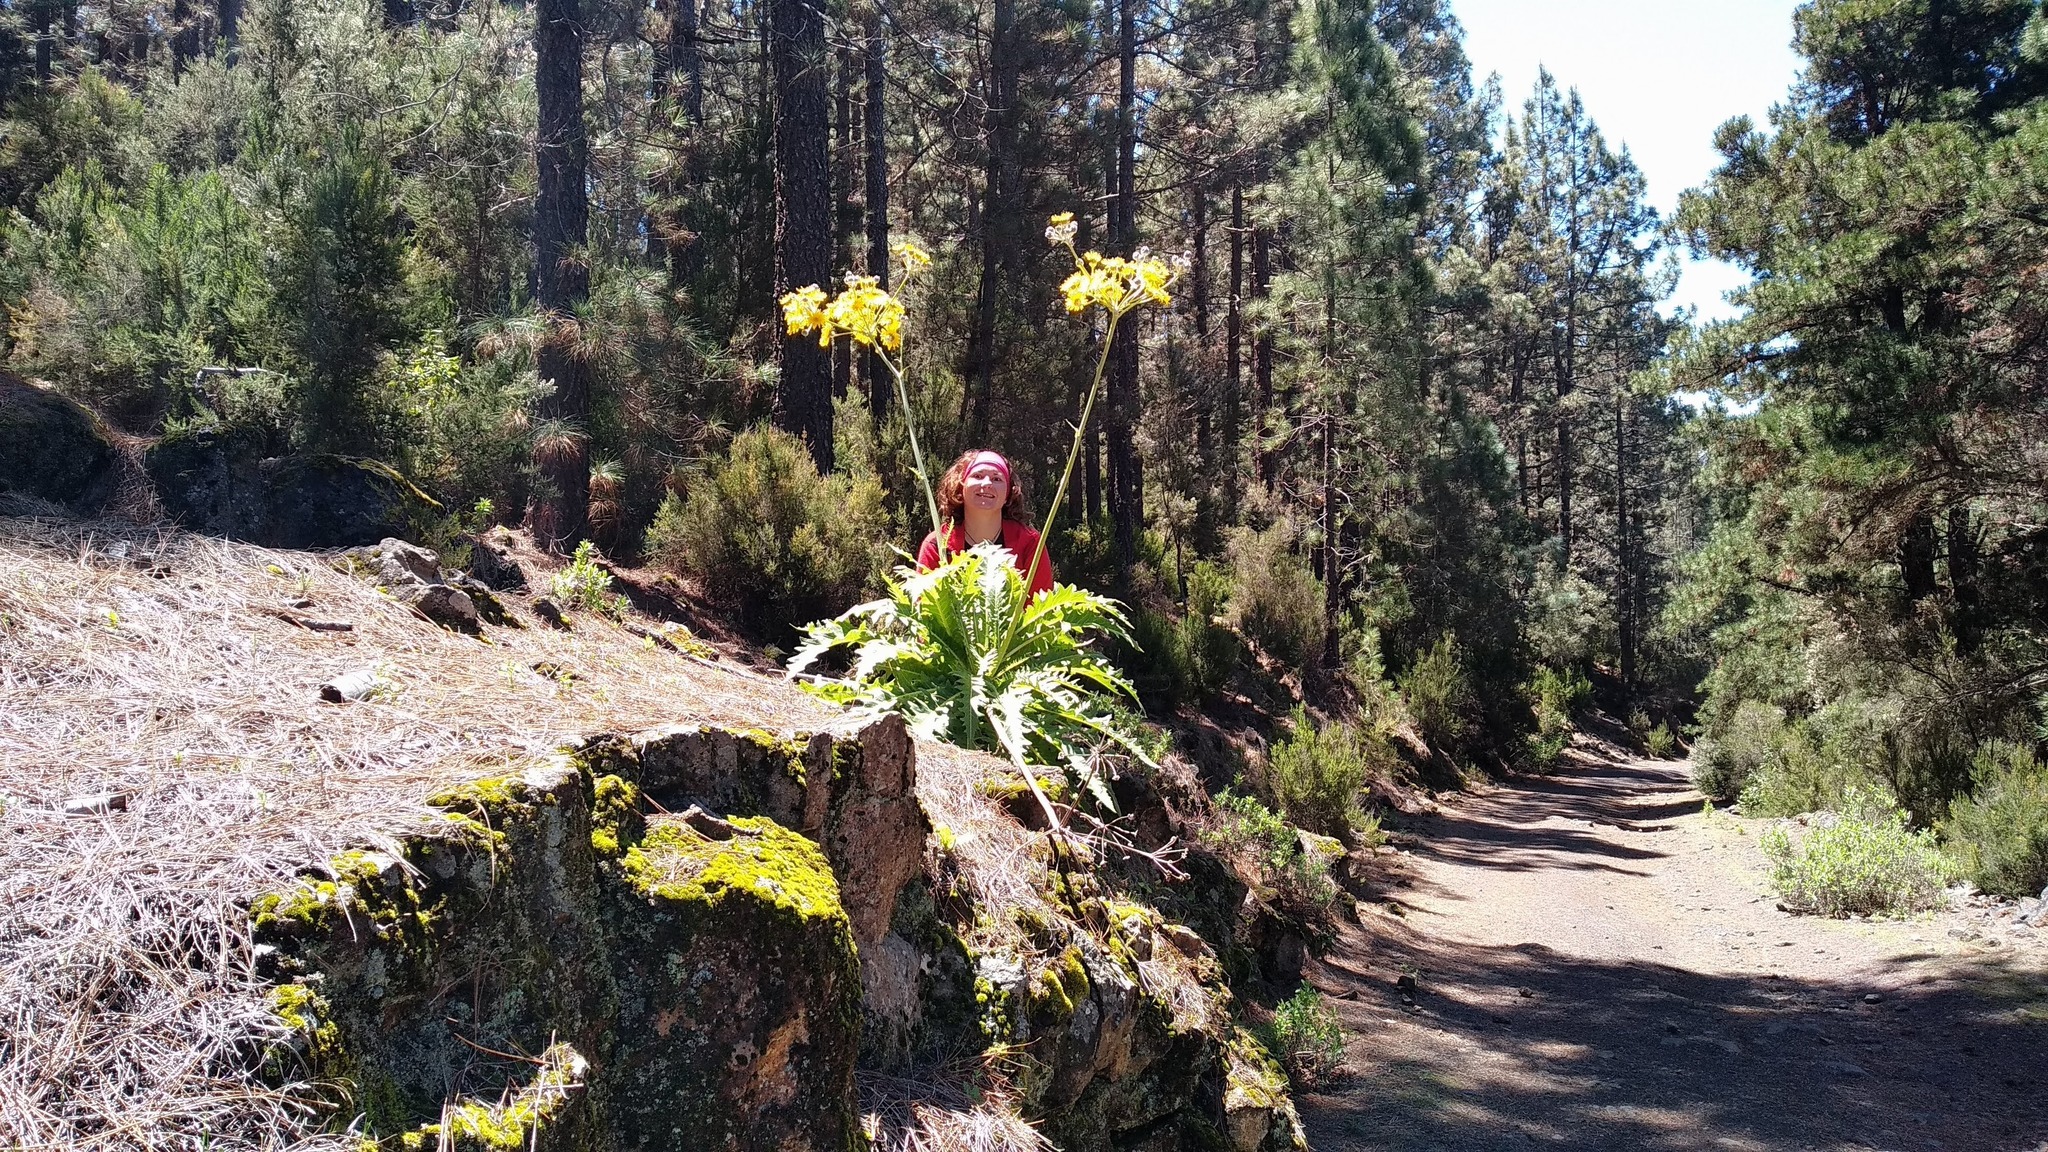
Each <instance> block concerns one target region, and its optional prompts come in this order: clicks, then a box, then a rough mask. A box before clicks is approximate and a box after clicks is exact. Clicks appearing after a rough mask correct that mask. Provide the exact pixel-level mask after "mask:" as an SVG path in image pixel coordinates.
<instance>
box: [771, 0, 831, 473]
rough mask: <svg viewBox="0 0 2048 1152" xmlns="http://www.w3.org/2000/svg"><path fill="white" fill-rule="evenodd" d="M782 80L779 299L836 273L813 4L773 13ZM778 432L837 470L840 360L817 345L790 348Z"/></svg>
mask: <svg viewBox="0 0 2048 1152" xmlns="http://www.w3.org/2000/svg"><path fill="white" fill-rule="evenodd" d="M768 21H769V39H770V49H769V66H770V68H771V70H772V72H773V75H774V80H775V96H776V100H775V295H777V296H780V295H782V294H783V293H785V292H788V291H790V290H791V289H794V288H801V287H804V286H805V285H809V284H816V285H819V286H821V287H822V286H824V285H825V284H826V282H827V281H828V280H830V278H831V274H832V138H831V125H830V123H829V118H828V116H827V109H828V107H829V103H830V101H829V99H828V91H827V80H828V76H827V72H828V69H827V68H826V66H825V59H826V58H825V15H824V13H823V11H821V10H820V9H819V7H818V6H817V5H815V4H811V3H807V2H806V0H774V2H773V3H772V4H771V5H770V8H769V13H768ZM775 422H776V424H777V426H779V427H781V428H783V429H784V430H786V431H788V432H791V433H793V434H795V435H797V436H799V437H801V438H802V439H803V440H804V442H805V443H806V444H807V445H809V446H810V450H811V459H812V460H813V461H815V462H816V463H817V465H818V471H820V472H829V471H831V469H832V356H831V353H829V352H828V351H826V350H825V349H823V348H820V347H818V342H817V340H816V339H814V338H812V337H810V336H806V335H803V334H798V335H795V336H786V337H784V339H783V342H782V374H781V377H780V379H779V380H778V381H777V383H776V387H775Z"/></svg>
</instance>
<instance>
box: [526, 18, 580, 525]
mask: <svg viewBox="0 0 2048 1152" xmlns="http://www.w3.org/2000/svg"><path fill="white" fill-rule="evenodd" d="M577 6H578V0H539V4H538V7H537V8H536V9H535V13H534V33H533V47H534V88H535V96H536V97H537V102H538V105H539V109H538V111H539V119H538V128H537V133H536V135H535V137H534V166H535V169H536V174H537V177H538V181H537V183H538V188H537V194H536V196H535V197H534V205H533V250H534V252H533V257H534V259H533V264H534V302H535V303H536V304H538V305H539V306H540V308H541V310H542V311H544V312H545V313H547V315H548V317H549V319H550V323H551V326H552V328H551V331H550V332H549V334H548V340H547V342H546V343H545V344H543V345H542V346H541V350H540V355H539V358H538V359H539V363H538V367H539V372H540V378H541V380H542V381H543V382H544V383H547V384H550V385H552V386H553V389H554V390H553V391H552V392H550V393H549V394H548V395H547V396H546V397H545V398H544V399H542V400H541V401H540V403H539V405H538V409H539V412H540V415H541V417H542V418H543V419H546V420H549V421H552V422H559V424H560V425H561V426H562V429H563V432H564V433H565V434H563V435H560V436H557V437H554V438H551V439H550V440H548V441H547V442H546V443H544V444H543V445H542V446H541V447H540V449H539V451H538V464H539V466H540V476H541V481H542V488H543V491H542V492H541V493H540V495H539V497H538V498H537V499H536V500H535V501H534V507H533V513H532V517H531V519H532V524H533V529H534V533H535V535H536V536H537V537H538V538H539V540H540V542H541V543H542V544H543V545H545V546H546V547H548V548H550V549H556V550H561V549H566V548H568V547H570V546H573V545H574V544H575V543H576V542H577V541H579V540H581V539H582V538H583V535H584V531H585V528H586V523H585V519H586V512H587V506H588V504H589V498H590V456H589V452H590V450H589V444H588V441H587V440H586V439H585V437H586V435H587V434H588V430H589V425H590V383H589V379H588V376H587V370H586V367H585V365H584V363H583V360H582V358H581V356H580V355H579V354H578V352H577V344H578V343H579V341H578V340H577V338H576V337H577V331H576V321H575V317H574V313H575V310H576V308H577V306H578V305H580V304H582V303H583V301H584V300H585V299H586V298H587V297H588V296H589V295H590V267H589V264H588V263H587V262H586V260H585V256H584V252H583V246H584V243H585V242H586V240H587V232H588V229H589V222H590V202H589V196H588V193H587V192H586V191H585V187H584V176H585V164H586V158H587V154H588V143H587V140H586V137H585V134H584V127H583V24H582V20H581V14H580V13H579V12H578V7H577Z"/></svg>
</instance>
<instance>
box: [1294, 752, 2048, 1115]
mask: <svg viewBox="0 0 2048 1152" xmlns="http://www.w3.org/2000/svg"><path fill="white" fill-rule="evenodd" d="M1766 823H1767V822H1765V821H1760V820H1745V819H1742V818H1740V817H1737V816H1733V815H1730V814H1728V813H1725V812H1703V811H1702V801H1701V797H1700V795H1699V794H1698V793H1697V792H1694V791H1693V790H1692V789H1691V787H1690V785H1689V783H1688V780H1687V775H1686V765H1685V764H1684V763H1683V762H1679V761H1659V760H1646V759H1638V758H1635V757H1633V756H1631V755H1629V754H1627V753H1624V752H1622V751H1620V750H1619V749H1617V748H1616V747H1614V746H1613V745H1611V744H1606V743H1598V742H1588V743H1584V744H1581V745H1580V746H1579V747H1577V748H1575V749H1574V750H1573V752H1572V753H1571V754H1570V755H1569V756H1568V759H1567V762H1566V763H1565V764H1564V765H1563V766H1562V767H1561V768H1560V769H1559V770H1558V771H1557V772H1556V773H1555V774H1553V775H1549V776H1536V777H1522V778H1517V779H1514V780H1511V781H1508V782H1506V783H1504V784H1502V785H1499V786H1496V787H1493V788H1490V789H1489V790H1486V791H1483V792H1481V793H1479V794H1477V795H1473V796H1468V797H1462V798H1459V799H1458V800H1457V801H1456V802H1455V803H1446V804H1444V805H1443V806H1441V807H1438V808H1436V809H1435V810H1434V811H1432V812H1429V813H1427V814H1423V815H1418V816H1412V817H1408V818H1406V819H1405V820H1404V821H1403V825H1402V831H1403V832H1404V833H1407V834H1408V835H1402V836H1399V837H1397V840H1398V842H1399V843H1400V844H1401V845H1402V847H1399V848H1397V849H1395V850H1393V851H1387V850H1382V851H1381V853H1380V855H1379V858H1378V860H1377V861H1376V865H1377V867H1376V869H1375V871H1374V881H1373V887H1372V888H1371V889H1370V890H1369V891H1367V892H1366V893H1365V896H1364V898H1362V899H1361V901H1360V904H1359V917H1358V922H1357V923H1346V924H1345V925H1344V928H1343V934H1342V936H1341V938H1340V940H1339V942H1338V944H1337V945H1336V947H1334V948H1333V949H1331V950H1330V951H1329V953H1328V954H1327V955H1326V956H1325V957H1324V958H1323V959H1322V960H1321V961H1319V962H1316V963H1314V964H1313V966H1312V971H1311V972H1310V974H1309V978H1310V980H1311V982H1312V983H1313V984H1315V985H1316V986H1317V987H1318V988H1320V989H1321V990H1322V991H1323V993H1324V995H1325V997H1326V999H1327V1001H1328V1002H1329V1003H1330V1004H1331V1005H1332V1006H1333V1007H1335V1008H1336V1010H1337V1011H1338V1013H1339V1015H1340V1016H1341V1018H1342V1020H1343V1022H1344V1026H1345V1030H1346V1032H1347V1039H1348V1040H1349V1044H1350V1056H1349V1063H1350V1070H1349V1072H1350V1074H1349V1075H1348V1076H1346V1077H1344V1078H1342V1079H1340V1080H1338V1081H1337V1082H1336V1083H1334V1084H1331V1085H1329V1086H1327V1087H1325V1088H1324V1089H1323V1091H1322V1092H1320V1093H1303V1094H1301V1095H1300V1097H1299V1103H1300V1105H1301V1112H1302V1118H1303V1120H1304V1122H1305V1124H1306V1126H1307V1129H1308V1134H1309V1141H1310V1145H1311V1147H1313V1148H1315V1149H1317V1150H1318V1152H1351V1150H1354V1149H1357V1150H1363V1149H1374V1150H1396V1152H1404V1150H1409V1149H1451V1150H1457V1152H1467V1150H1470V1152H1488V1150H1493V1149H1518V1150H1519V1149H1533V1148H1568V1149H1616V1150H1619V1149H1631V1150H1633V1149H1757V1150H1765V1149H1768V1150H1772V1152H1776V1150H1779V1149H1785V1150H1805V1149H1815V1150H1822V1149H1825V1150H1828V1152H1836V1150H1844V1152H1846V1150H1849V1149H1859V1150H1869V1149H1883V1150H1886V1152H1892V1150H1898V1152H1907V1150H1919V1149H1930V1150H1932V1149H1943V1150H1948V1152H1968V1150H1985V1152H2043V1150H2048V980H2044V973H2048V931H2044V932H2036V931H2032V930H2029V929H2027V928H2025V927H2022V926H2019V925H2017V923H2016V917H2017V910H2016V909H2015V908H2014V907H2013V906H2012V905H2009V904H2008V905H2004V906H2000V905H1998V904H1996V903H1995V902H1991V901H1985V900H1982V899H1971V900H1966V901H1963V902H1961V903H1960V904H1959V906H1958V907H1956V908H1953V909H1951V910H1948V911H1944V912H1940V913H1935V914H1928V915H1922V916H1919V917H1916V918H1912V919H1907V920H1825V919H1819V918H1815V917H1808V916H1794V915H1791V914H1788V913H1786V912H1783V911H1780V910H1779V909H1778V907H1777V901H1776V899H1775V898H1774V897H1773V896H1772V895H1771V894H1770V892H1769V889H1768V887H1767V885H1766V882H1765V873H1766V869H1765V863H1764V859H1763V855H1762V853H1761V852H1760V851H1759V850H1758V848H1757V838H1758V833H1759V832H1760V831H1761V829H1762V828H1763V827H1764V826H1765V825H1766ZM1404 974H1405V975H1410V976H1413V977H1414V978H1415V984H1414V989H1413V994H1412V995H1410V994H1409V993H1408V991H1407V990H1405V989H1403V988H1401V987H1399V986H1398V984H1397V981H1398V980H1399V978H1400V977H1401V976H1403V975H1404Z"/></svg>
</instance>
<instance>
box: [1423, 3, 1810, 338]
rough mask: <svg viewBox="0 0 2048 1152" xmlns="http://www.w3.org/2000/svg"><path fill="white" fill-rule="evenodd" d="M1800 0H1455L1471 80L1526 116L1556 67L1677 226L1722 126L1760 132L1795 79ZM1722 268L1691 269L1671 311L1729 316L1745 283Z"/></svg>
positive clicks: (1708, 166) (1707, 169) (1710, 163)
mask: <svg viewBox="0 0 2048 1152" xmlns="http://www.w3.org/2000/svg"><path fill="white" fill-rule="evenodd" d="M1796 7H1798V4H1797V2H1796V0H1451V10H1452V11H1453V12H1455V13H1456V14H1457V16H1458V20H1459V22H1460V23H1462V24H1463V25H1464V26H1465V53H1466V55H1468V56H1469V57H1471V59H1472V72H1473V75H1474V77H1475V79H1482V80H1483V79H1484V78H1485V76H1486V75H1487V74H1488V73H1490V72H1497V73H1499V74H1500V78H1501V91H1502V93H1503V95H1504V96H1505V98H1506V104H1507V108H1508V109H1509V110H1511V111H1513V112H1514V113H1516V114H1519V113H1520V110H1521V106H1522V101H1523V100H1525V99H1527V98H1528V96H1529V93H1530V92H1531V91H1532V90H1533V89H1534V88H1535V86H1536V72H1537V69H1538V68H1548V69H1550V74H1551V75H1552V76H1553V77H1555V78H1556V80H1557V84H1558V87H1560V88H1566V89H1570V88H1576V89H1578V91H1579V97H1580V99H1581V100H1583V101H1584V102H1585V106H1586V112H1587V114H1588V115H1589V116H1591V117H1592V118H1593V122H1594V123H1596V124H1598V125H1599V126H1600V131H1601V133H1602V134H1603V135H1604V136H1606V138H1607V140H1608V143H1609V146H1611V147H1619V146H1620V145H1622V144H1626V145H1627V146H1628V150H1629V154H1630V155H1631V156H1632V157H1634V159H1635V162H1636V167H1637V168H1639V169H1641V170H1642V173H1643V178H1644V180H1645V182H1646V184H1647V185H1648V196H1649V200H1650V203H1651V204H1652V205H1654V206H1655V207H1656V209H1657V211H1658V212H1659V213H1660V214H1662V215H1663V216H1665V217H1666V218H1669V216H1670V215H1671V212H1672V210H1673V209H1674V208H1676V207H1677V206H1678V194H1679V193H1680V192H1683V191H1685V190H1686V189H1687V188H1691V187H1694V186H1696V185H1699V184H1703V183H1705V182H1706V179H1707V177H1708V175H1709V174H1710V173H1712V171H1713V170H1714V167H1715V165H1716V163H1717V161H1718V155H1717V154H1716V153H1715V151H1714V129H1716V128H1718V127H1720V126H1721V124H1722V123H1723V122H1725V121H1727V120H1728V119H1730V118H1732V117H1735V116H1741V115H1748V116H1751V117H1753V118H1754V119H1755V120H1756V122H1757V123H1758V124H1759V125H1762V124H1764V123H1765V122H1766V121H1765V114H1766V113H1767V112H1768V111H1769V110H1770V107H1771V105H1772V104H1775V103H1778V102H1780V101H1782V100H1783V99H1784V98H1785V93H1786V91H1787V90H1788V89H1789V88H1790V87H1791V84H1792V80H1793V78H1794V76H1795V75H1796V74H1797V71H1798V57H1796V56H1795V55H1793V53H1792V48H1791V40H1792V10H1793V9H1794V8H1796ZM1745 279H1746V278H1745V277H1744V275H1743V273H1742V272H1741V271H1740V270H1739V269H1737V268H1734V267H1732V266H1729V265H1725V264H1721V263H1719V262H1688V264H1687V266H1686V268H1685V271H1684V273H1683V275H1682V276H1681V278H1680V280H1679V284H1678V290H1677V292H1676V293H1675V294H1674V296H1673V298H1672V300H1671V302H1670V304H1669V305H1667V311H1668V310H1669V308H1670V307H1675V306H1678V305H1685V304H1691V305H1694V306H1696V307H1698V308H1699V310H1700V318H1701V319H1703V320H1712V319H1719V318H1723V317H1726V316H1729V315H1732V314H1733V312H1734V309H1733V308H1731V307H1730V306H1729V305H1727V304H1726V303H1725V302H1723V300H1722V299H1721V296H1722V293H1724V292H1725V291H1727V290H1728V289H1730V288H1733V287H1737V286H1739V285H1741V284H1742V283H1744V282H1745Z"/></svg>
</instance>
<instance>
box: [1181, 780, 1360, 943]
mask: <svg viewBox="0 0 2048 1152" xmlns="http://www.w3.org/2000/svg"><path fill="white" fill-rule="evenodd" d="M1201 839H1202V842H1203V843H1204V844H1207V845H1208V846H1209V847H1211V848H1213V849H1215V850H1216V851H1218V852H1221V853H1224V854H1225V855H1228V856H1234V857H1238V858H1240V859H1244V860H1247V861H1248V862H1249V863H1250V864H1251V865H1252V866H1253V867H1254V868H1255V869H1257V871H1258V872H1259V878H1260V881H1261V882H1262V883H1265V884H1268V885H1270V886H1271V887H1272V888H1273V890H1274V891H1273V895H1274V896H1275V897H1276V898H1277V899H1278V900H1280V901H1281V902H1282V903H1283V904H1289V905H1293V906H1295V907H1297V908H1301V909H1303V910H1306V911H1308V912H1310V913H1312V914H1316V915H1321V914H1323V913H1327V912H1328V911H1329V909H1330V906H1331V905H1332V904H1334V903H1335V902H1336V900H1337V885H1336V883H1335V882H1334V881H1332V880H1331V879H1330V869H1329V865H1328V863H1327V862H1325V861H1324V860H1322V859H1321V858H1320V857H1317V856H1313V855H1310V854H1309V853H1307V852H1303V851H1302V850H1301V837H1300V836H1299V835H1298V834H1297V833H1296V832H1295V830H1294V828H1293V826H1291V825H1289V824H1288V823H1287V821H1285V820H1283V819H1281V818H1280V814H1279V813H1277V812H1275V811H1273V810H1272V809H1270V808H1268V807H1266V806H1265V805H1264V804H1261V803H1259V801H1258V798H1257V797H1255V796H1246V795H1242V794H1240V793H1237V792H1234V791H1231V790H1228V789H1226V790H1224V791H1223V792H1222V793H1220V794H1218V795H1217V797H1216V820H1215V822H1214V823H1213V824H1212V825H1211V826H1210V827H1208V828H1206V829H1204V830H1203V831H1202V834H1201Z"/></svg>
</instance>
